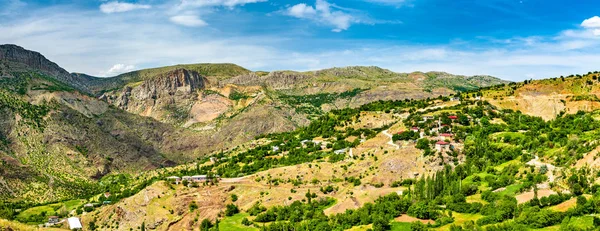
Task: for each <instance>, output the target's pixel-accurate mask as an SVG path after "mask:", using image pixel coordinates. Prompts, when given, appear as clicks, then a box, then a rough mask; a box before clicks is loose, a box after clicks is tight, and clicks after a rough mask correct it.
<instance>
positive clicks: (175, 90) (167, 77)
mask: <svg viewBox="0 0 600 231" xmlns="http://www.w3.org/2000/svg"><path fill="white" fill-rule="evenodd" d="M207 82H208V81H207V79H206V78H205V77H203V76H200V74H198V72H195V71H190V70H187V69H176V70H173V71H169V72H167V73H164V74H161V75H159V76H156V77H155V78H151V79H147V80H144V81H142V82H138V83H135V84H130V85H128V86H126V87H124V88H123V89H121V90H117V91H112V92H107V93H104V94H103V95H102V96H101V97H100V98H101V99H104V100H106V101H107V102H109V103H110V104H112V105H114V106H116V107H118V108H121V109H123V110H125V111H128V112H132V113H135V114H140V115H144V116H150V117H153V118H155V119H158V120H180V119H185V118H182V117H186V118H187V115H185V114H187V111H189V109H190V108H191V105H193V103H194V102H195V101H196V99H198V97H199V90H202V89H204V88H205V86H206V84H207Z"/></svg>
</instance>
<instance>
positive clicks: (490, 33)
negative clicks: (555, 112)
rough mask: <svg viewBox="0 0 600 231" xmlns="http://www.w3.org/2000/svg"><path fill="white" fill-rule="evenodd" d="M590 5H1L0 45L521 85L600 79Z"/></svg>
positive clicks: (90, 56) (134, 0)
mask: <svg viewBox="0 0 600 231" xmlns="http://www.w3.org/2000/svg"><path fill="white" fill-rule="evenodd" d="M598 15H600V2H598V1H597V0H569V1H567V0H160V1H159V0H120V1H112V0H46V1H41V0H37V1H33V0H32V1H28V0H0V44H17V45H19V46H22V47H24V48H26V49H29V50H34V51H38V52H40V53H42V54H43V55H45V56H46V57H47V58H48V59H50V60H52V61H54V62H56V63H57V64H59V65H60V66H62V67H63V68H65V69H66V70H68V71H70V72H81V73H86V74H90V75H94V76H103V77H106V76H115V75H118V74H120V73H124V72H128V71H132V70H137V69H143V68H151V67H158V66H166V65H175V64H187V63H235V64H238V65H240V66H243V67H245V68H248V69H250V70H253V71H259V70H260V71H273V70H297V71H308V70H318V69H324V68H331V67H343V66H356V65H361V66H379V67H382V68H387V69H390V70H392V71H396V72H413V71H424V72H427V71H445V72H449V73H453V74H463V75H492V76H496V77H500V78H503V79H506V80H512V81H520V80H525V79H540V78H550V77H557V76H561V75H570V74H582V73H587V72H589V71H596V70H600V17H598Z"/></svg>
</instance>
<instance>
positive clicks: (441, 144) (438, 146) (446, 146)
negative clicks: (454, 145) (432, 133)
mask: <svg viewBox="0 0 600 231" xmlns="http://www.w3.org/2000/svg"><path fill="white" fill-rule="evenodd" d="M448 149H450V143H448V142H445V141H438V142H437V143H435V150H437V151H438V152H442V151H445V150H448Z"/></svg>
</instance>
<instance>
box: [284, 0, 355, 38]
mask: <svg viewBox="0 0 600 231" xmlns="http://www.w3.org/2000/svg"><path fill="white" fill-rule="evenodd" d="M331 8H332V5H331V4H330V3H329V2H327V1H325V0H317V1H316V3H315V6H314V7H312V6H309V5H307V4H305V3H300V4H296V5H294V6H291V7H289V8H288V9H287V10H286V14H287V15H289V16H292V17H296V18H302V19H310V20H313V21H316V22H319V23H323V24H326V25H329V26H333V27H334V28H333V29H332V31H333V32H341V31H344V30H347V29H348V28H349V27H350V25H351V24H352V23H360V20H358V19H357V18H355V17H353V16H352V15H350V14H347V13H345V12H343V11H341V10H332V9H331Z"/></svg>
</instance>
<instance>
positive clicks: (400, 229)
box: [392, 222, 410, 231]
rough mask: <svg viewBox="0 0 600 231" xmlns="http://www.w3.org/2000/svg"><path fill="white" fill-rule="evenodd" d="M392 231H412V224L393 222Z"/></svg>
mask: <svg viewBox="0 0 600 231" xmlns="http://www.w3.org/2000/svg"><path fill="white" fill-rule="evenodd" d="M392 231H410V223H407V222H392Z"/></svg>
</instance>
